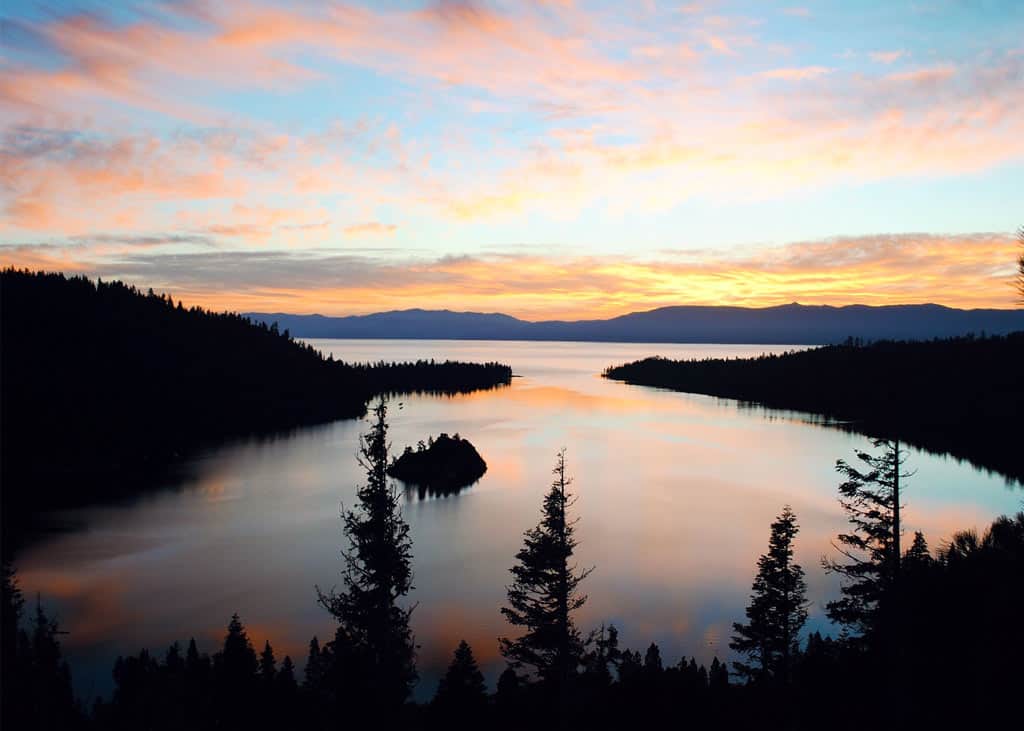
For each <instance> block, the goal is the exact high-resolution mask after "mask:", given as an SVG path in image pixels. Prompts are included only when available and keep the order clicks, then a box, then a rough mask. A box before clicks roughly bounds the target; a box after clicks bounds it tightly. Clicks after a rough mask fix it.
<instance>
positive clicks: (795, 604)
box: [729, 505, 807, 683]
mask: <svg viewBox="0 0 1024 731" xmlns="http://www.w3.org/2000/svg"><path fill="white" fill-rule="evenodd" d="M799 530H800V526H799V525H797V522H796V514H795V513H794V512H793V510H792V508H790V507H789V506H788V505H787V506H786V507H785V508H783V510H782V513H781V514H780V515H779V516H778V517H777V518H776V519H775V522H774V523H772V533H771V537H770V538H769V540H768V553H766V554H764V555H762V556H761V557H760V558H759V559H758V560H757V568H758V571H757V576H756V577H755V578H754V584H753V587H752V594H751V597H750V605H749V606H748V607H747V611H746V614H747V623H746V624H742V623H739V622H736V623H734V624H733V626H732V627H733V631H734V632H735V634H734V635H733V639H732V641H731V642H730V643H729V647H731V648H732V649H734V650H736V651H737V652H740V653H742V654H744V655H746V656H747V658H748V661H749V662H746V663H744V662H735V663H733V665H734V666H735V668H736V671H737V672H738V673H739V674H740V675H741V676H744V677H746V678H747V679H748V680H758V681H775V682H781V683H788V682H790V680H791V679H792V674H791V673H792V666H793V659H794V657H795V656H796V655H797V653H798V652H799V644H798V638H799V634H800V630H801V629H802V628H803V626H804V624H805V623H806V622H807V582H806V581H804V570H803V569H802V568H801V567H800V565H799V564H796V563H793V539H794V538H795V537H796V534H797V533H798V532H799Z"/></svg>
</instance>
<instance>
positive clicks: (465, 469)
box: [387, 433, 487, 495]
mask: <svg viewBox="0 0 1024 731" xmlns="http://www.w3.org/2000/svg"><path fill="white" fill-rule="evenodd" d="M387 472H388V475H390V476H391V477H394V478H396V479H398V480H401V481H402V482H404V483H406V484H407V485H415V486H417V487H419V488H421V491H422V492H423V493H424V495H426V494H428V493H429V494H436V495H448V494H451V493H454V492H458V491H459V490H460V489H462V488H463V487H466V486H467V485H472V484H473V483H474V482H476V481H477V480H479V479H480V478H481V477H483V476H484V473H485V472H487V463H486V462H484V459H483V457H481V456H480V453H479V452H477V451H476V447H474V446H473V445H472V443H471V442H470V441H469V440H468V439H463V438H462V437H461V436H459V435H458V434H455V435H454V436H448V435H447V434H444V433H442V434H439V435H438V437H437V439H434V438H433V437H429V438H428V439H427V441H426V442H422V441H421V442H420V443H419V444H417V445H416V449H413V448H412V447H406V448H405V451H403V452H402V454H401V455H399V456H398V457H397V458H395V459H394V460H392V462H391V464H390V465H388V470H387Z"/></svg>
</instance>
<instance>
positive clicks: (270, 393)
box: [0, 269, 512, 533]
mask: <svg viewBox="0 0 1024 731" xmlns="http://www.w3.org/2000/svg"><path fill="white" fill-rule="evenodd" d="M0 336H2V346H3V347H2V349H0V356H2V361H0V366H2V370H0V375H2V394H0V396H2V399H0V405H2V410H0V420H2V422H0V423H2V430H0V436H2V454H3V459H2V479H3V512H4V523H5V524H6V525H8V526H11V525H17V519H18V518H19V517H23V516H25V515H30V514H33V513H35V512H37V511H39V510H44V509H47V508H52V507H61V506H65V505H69V504H73V503H82V502H89V501H92V500H96V499H99V498H103V497H109V496H110V495H113V494H117V493H121V492H134V491H137V490H139V489H142V487H145V486H150V485H151V484H152V483H153V482H154V479H153V472H154V470H155V469H156V468H159V467H163V466H166V465H168V464H170V463H174V462H176V461H177V460H178V458H179V457H180V456H182V455H184V454H186V453H188V452H189V451H191V450H194V449H195V448H197V447H200V446H204V445H207V444H210V443H215V442H217V441H220V440H223V439H226V438H231V437H239V436H244V435H248V434H260V433H271V432H275V431H280V430H284V429H289V428H291V427H295V426H299V425H304V424H314V423H318V422H325V421H330V420H334V419H339V418H347V417H356V416H360V415H362V414H363V413H364V412H365V409H366V404H367V402H368V401H369V400H370V399H371V398H373V397H374V396H375V395H377V394H380V393H408V392H440V393H457V392H463V391H469V390H475V389H479V388H491V387H494V386H497V385H500V384H507V383H509V381H510V379H511V375H512V373H511V369H510V368H509V367H508V366H504V365H500V364H496V363H489V364H475V363H434V362H432V361H420V362H416V363H377V364H347V363H343V362H340V361H335V360H334V359H333V358H324V357H323V356H322V355H321V354H320V353H319V352H317V351H316V350H314V349H313V348H312V347H311V346H309V345H304V344H302V343H299V342H297V341H295V340H293V339H292V338H291V336H290V334H289V333H288V332H287V331H279V330H278V328H277V327H276V326H267V325H262V324H259V325H258V324H254V323H252V322H250V321H249V320H248V319H246V318H245V317H243V316H241V315H237V314H228V313H214V312H208V311H206V310H202V309H200V308H196V307H193V308H191V309H185V308H184V307H182V305H181V303H180V302H179V303H177V304H175V303H174V302H173V301H172V300H171V298H170V297H167V296H160V295H156V294H154V293H153V292H152V291H150V292H149V294H142V293H141V292H139V291H137V290H136V289H135V288H133V287H129V286H127V285H125V284H122V283H121V282H113V283H107V282H99V283H94V282H92V281H90V280H88V279H85V278H84V277H71V278H67V277H64V276H63V275H61V274H43V273H39V274H33V273H29V272H20V271H15V270H10V269H8V270H5V271H3V272H2V273H0ZM140 474H145V478H142V479H140V477H139V475H140ZM5 533H6V532H5Z"/></svg>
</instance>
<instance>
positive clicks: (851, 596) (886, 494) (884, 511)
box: [823, 439, 913, 642]
mask: <svg viewBox="0 0 1024 731" xmlns="http://www.w3.org/2000/svg"><path fill="white" fill-rule="evenodd" d="M872 444H873V445H874V446H875V447H876V448H881V449H883V450H884V451H883V453H882V454H881V455H880V456H875V455H872V454H869V453H868V452H863V451H858V452H857V457H858V458H859V459H860V460H861V461H862V462H864V463H865V464H866V465H867V469H866V470H860V469H857V468H856V467H853V466H852V465H849V464H847V463H846V462H845V461H843V460H838V461H837V462H836V470H837V471H838V472H839V473H840V474H842V475H843V476H844V477H845V478H846V480H845V481H844V482H843V483H842V484H841V485H840V486H839V493H840V498H839V501H840V503H841V504H842V506H843V509H844V510H845V511H846V514H847V517H848V520H849V522H850V524H851V525H852V526H853V531H851V532H850V533H841V534H840V535H839V536H838V541H839V543H838V545H837V544H833V545H834V546H835V548H836V550H838V551H839V553H840V554H842V556H843V557H844V558H845V559H846V561H845V562H844V561H842V560H835V559H828V558H826V559H824V560H823V566H824V568H825V570H826V571H829V572H834V573H838V574H840V575H841V576H842V577H843V578H844V579H845V581H844V582H843V586H842V587H841V589H840V591H841V593H842V596H841V598H839V599H837V600H835V601H832V602H829V603H828V604H827V605H826V607H827V611H828V616H829V618H830V619H832V621H834V622H836V623H837V624H841V625H843V626H845V627H847V628H849V629H850V630H852V631H854V632H856V633H858V634H860V635H861V636H862V637H866V638H871V637H872V636H874V638H875V639H882V640H883V642H885V641H887V640H891V639H892V638H891V637H882V636H883V635H886V634H887V633H888V632H890V631H891V629H892V623H891V617H892V615H893V609H894V608H893V606H892V605H893V604H894V603H895V602H897V601H898V600H897V597H896V595H895V590H896V588H897V585H898V583H899V574H900V560H901V553H900V536H901V532H902V528H901V526H900V509H901V506H900V481H901V480H905V479H906V478H908V477H911V476H912V475H913V473H910V472H903V471H902V469H903V468H902V462H903V458H904V456H905V452H904V451H903V450H901V449H900V445H899V441H898V440H896V441H893V440H887V439H875V440H874V441H873V442H872Z"/></svg>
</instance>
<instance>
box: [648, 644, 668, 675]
mask: <svg viewBox="0 0 1024 731" xmlns="http://www.w3.org/2000/svg"><path fill="white" fill-rule="evenodd" d="M662 669H663V667H662V664H661V650H660V649H659V648H658V646H657V645H656V644H654V643H653V642H652V643H651V645H650V647H648V648H647V652H646V653H645V654H644V671H645V672H648V673H660V672H661V671H662Z"/></svg>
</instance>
